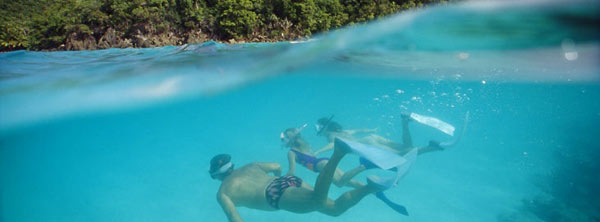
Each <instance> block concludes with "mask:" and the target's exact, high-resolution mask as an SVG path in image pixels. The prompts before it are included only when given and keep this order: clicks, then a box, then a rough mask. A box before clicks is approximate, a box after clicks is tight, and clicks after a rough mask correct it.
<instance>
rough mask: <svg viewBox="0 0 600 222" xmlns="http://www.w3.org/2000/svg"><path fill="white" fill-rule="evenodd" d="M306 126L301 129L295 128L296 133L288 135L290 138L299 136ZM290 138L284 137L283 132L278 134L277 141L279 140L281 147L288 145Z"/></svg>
mask: <svg viewBox="0 0 600 222" xmlns="http://www.w3.org/2000/svg"><path fill="white" fill-rule="evenodd" d="M306 126H308V124H307V123H305V124H304V125H302V126H301V127H298V128H296V132H294V133H293V134H292V135H290V137H291V138H295V137H296V136H298V135H300V132H302V130H304V128H306ZM290 137H288V136H286V135H285V131H283V132H281V133H280V134H279V139H281V144H282V145H288V144H289V143H290V141H291V140H290Z"/></svg>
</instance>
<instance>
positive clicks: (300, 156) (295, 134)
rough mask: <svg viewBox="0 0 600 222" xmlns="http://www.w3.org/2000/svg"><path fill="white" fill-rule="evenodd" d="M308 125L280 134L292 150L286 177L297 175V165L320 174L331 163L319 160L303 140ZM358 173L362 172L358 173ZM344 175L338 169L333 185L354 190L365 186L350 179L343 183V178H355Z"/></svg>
mask: <svg viewBox="0 0 600 222" xmlns="http://www.w3.org/2000/svg"><path fill="white" fill-rule="evenodd" d="M307 125H308V124H304V125H303V126H301V127H299V128H289V129H286V130H285V131H283V132H281V134H280V138H281V142H282V145H283V146H285V147H289V148H290V149H289V151H288V154H287V157H288V163H289V170H288V173H287V174H286V175H288V176H293V175H294V174H295V172H296V163H298V164H300V165H302V166H304V167H306V168H307V169H308V170H310V171H313V172H315V173H319V172H320V171H322V170H323V168H324V167H325V165H326V164H327V162H328V161H329V158H324V157H323V158H317V157H316V156H315V155H314V154H313V151H312V149H311V147H310V144H308V142H306V141H305V140H304V139H303V138H302V136H301V134H300V132H301V131H302V130H303V129H304V128H306V126H307ZM357 173H360V172H359V171H357ZM344 175H345V174H344V171H342V170H340V169H339V168H336V170H335V173H334V174H333V184H335V185H336V186H338V187H342V186H349V187H354V188H357V187H361V186H363V185H364V184H363V183H361V182H359V181H356V180H351V179H348V180H349V181H348V180H346V181H341V179H342V178H352V177H354V175H346V176H344Z"/></svg>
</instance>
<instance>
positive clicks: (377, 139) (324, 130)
mask: <svg viewBox="0 0 600 222" xmlns="http://www.w3.org/2000/svg"><path fill="white" fill-rule="evenodd" d="M401 117H402V142H403V143H398V142H395V141H392V140H390V139H387V138H385V137H382V136H380V135H377V134H374V132H376V131H377V130H376V129H359V130H345V129H342V126H341V125H340V124H339V123H337V122H335V121H333V115H332V116H331V117H329V118H326V117H324V118H320V119H319V120H318V121H317V124H316V125H315V128H316V130H317V135H319V136H323V137H325V139H326V140H327V142H328V144H327V145H325V146H323V148H321V149H319V150H317V151H315V155H317V154H319V153H322V152H325V151H327V150H331V148H332V147H333V140H334V138H336V137H340V138H346V139H350V140H354V141H357V142H360V143H365V144H370V145H374V146H377V147H381V148H385V149H389V150H390V151H392V152H395V153H397V154H399V155H404V154H406V153H408V152H410V151H411V150H412V149H418V154H423V153H427V152H431V151H441V150H443V148H442V147H441V146H440V145H439V142H437V141H434V140H431V141H429V145H428V146H424V147H414V146H413V143H412V137H411V135H410V130H409V129H408V123H409V122H410V121H411V117H410V115H409V114H404V113H403V114H401ZM365 133H369V134H368V135H366V136H363V137H357V136H356V135H357V134H365Z"/></svg>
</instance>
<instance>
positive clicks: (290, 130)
mask: <svg viewBox="0 0 600 222" xmlns="http://www.w3.org/2000/svg"><path fill="white" fill-rule="evenodd" d="M283 133H284V134H285V136H286V137H287V134H288V133H297V134H296V136H295V137H294V138H288V139H289V141H290V142H289V143H288V144H287V146H289V147H296V146H303V145H304V144H306V141H304V139H302V137H301V136H300V132H298V128H287V129H286V130H285V131H283Z"/></svg>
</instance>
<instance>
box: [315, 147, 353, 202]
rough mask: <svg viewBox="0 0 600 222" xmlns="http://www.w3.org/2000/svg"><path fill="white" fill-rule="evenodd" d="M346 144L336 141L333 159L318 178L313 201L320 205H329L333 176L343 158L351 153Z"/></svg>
mask: <svg viewBox="0 0 600 222" xmlns="http://www.w3.org/2000/svg"><path fill="white" fill-rule="evenodd" d="M341 146H346V145H345V144H343V145H342V144H340V143H338V140H336V141H335V143H334V146H333V154H332V155H331V158H329V162H327V165H325V167H324V168H323V170H321V173H319V176H318V177H317V181H316V182H315V189H314V192H313V200H315V201H316V202H317V203H319V204H323V205H325V204H326V203H327V195H328V194H329V187H331V183H332V182H333V175H334V173H335V171H336V169H337V166H338V164H339V163H340V161H341V160H342V158H343V157H344V156H345V155H346V154H347V153H348V152H350V151H349V149H348V148H347V147H341Z"/></svg>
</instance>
